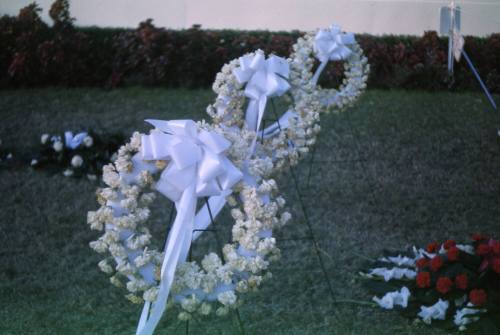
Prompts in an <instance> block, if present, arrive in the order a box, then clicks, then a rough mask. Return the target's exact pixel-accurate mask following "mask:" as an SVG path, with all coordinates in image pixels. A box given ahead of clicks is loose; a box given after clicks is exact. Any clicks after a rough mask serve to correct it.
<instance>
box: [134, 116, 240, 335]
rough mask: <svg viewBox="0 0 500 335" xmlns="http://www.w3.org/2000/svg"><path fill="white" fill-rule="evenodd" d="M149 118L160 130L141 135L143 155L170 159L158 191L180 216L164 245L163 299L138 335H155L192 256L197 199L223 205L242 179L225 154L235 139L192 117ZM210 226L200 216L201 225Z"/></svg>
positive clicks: (148, 308) (145, 316) (147, 309)
mask: <svg viewBox="0 0 500 335" xmlns="http://www.w3.org/2000/svg"><path fill="white" fill-rule="evenodd" d="M146 121H147V122H148V123H150V124H151V125H153V126H155V128H156V129H155V130H154V131H152V132H151V134H150V135H143V137H142V147H141V155H142V159H144V160H169V164H168V166H167V167H166V168H165V170H164V171H163V172H162V174H161V177H160V180H159V181H158V182H157V183H156V189H157V190H158V191H159V192H160V193H162V194H163V195H165V196H166V197H167V198H169V199H170V200H172V201H174V202H175V207H176V210H177V215H176V218H175V220H174V223H173V225H172V228H171V230H170V232H169V234H168V238H167V241H166V243H165V249H164V250H165V256H164V260H163V263H162V267H161V279H160V285H159V292H158V297H157V299H156V301H155V302H154V303H153V304H151V303H149V302H147V303H145V304H144V308H143V311H142V314H141V318H140V320H139V324H138V328H137V332H136V334H137V335H150V334H153V331H154V329H155V328H156V326H157V324H158V322H159V321H160V319H161V317H162V315H163V312H164V311H165V309H166V303H167V299H168V296H169V293H170V287H171V285H172V282H173V280H174V275H175V271H176V268H177V265H178V263H179V262H184V261H185V260H186V258H187V255H188V252H189V248H190V247H191V242H192V240H193V229H194V227H195V224H196V219H197V218H203V217H204V215H203V214H202V215H201V216H196V215H195V214H196V203H197V199H198V198H200V197H211V198H210V199H209V202H210V200H211V199H212V197H213V198H215V199H214V200H215V202H216V203H217V204H218V205H219V206H220V208H222V206H223V204H224V202H225V196H226V195H227V194H229V193H231V188H232V186H233V185H235V184H236V183H237V182H238V181H240V179H241V178H242V173H241V172H240V171H239V170H238V169H237V168H236V167H235V166H234V165H233V164H232V163H231V162H230V161H229V159H227V157H226V156H225V154H224V152H225V151H226V150H227V149H228V148H229V146H230V142H229V141H227V140H226V139H225V138H224V137H223V136H222V135H220V134H217V133H216V132H213V131H207V130H203V129H202V130H199V129H198V127H197V125H196V123H195V122H194V121H192V120H175V121H162V120H146ZM219 210H220V209H219ZM202 211H203V209H202ZM205 216H206V215H205ZM208 224H209V221H208V222H207V220H205V219H199V220H198V225H208Z"/></svg>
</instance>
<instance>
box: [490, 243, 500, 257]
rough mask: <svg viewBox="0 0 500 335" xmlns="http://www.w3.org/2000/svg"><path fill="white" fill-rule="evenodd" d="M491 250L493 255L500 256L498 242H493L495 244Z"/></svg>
mask: <svg viewBox="0 0 500 335" xmlns="http://www.w3.org/2000/svg"><path fill="white" fill-rule="evenodd" d="M492 249H493V253H494V254H495V255H500V242H497V241H495V243H494V244H493V247H492Z"/></svg>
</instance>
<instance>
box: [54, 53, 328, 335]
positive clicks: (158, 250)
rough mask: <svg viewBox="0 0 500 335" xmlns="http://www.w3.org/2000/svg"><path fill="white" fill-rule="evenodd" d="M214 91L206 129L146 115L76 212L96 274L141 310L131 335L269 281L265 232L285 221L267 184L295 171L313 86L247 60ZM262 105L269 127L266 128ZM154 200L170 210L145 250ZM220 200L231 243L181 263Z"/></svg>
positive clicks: (284, 67) (309, 129)
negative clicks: (97, 256) (89, 201)
mask: <svg viewBox="0 0 500 335" xmlns="http://www.w3.org/2000/svg"><path fill="white" fill-rule="evenodd" d="M325 61H326V60H325ZM213 88H214V91H215V93H216V94H217V98H216V102H215V103H214V104H212V105H210V106H209V107H208V108H207V113H208V114H209V116H210V117H211V118H212V121H213V122H212V123H208V122H205V121H200V122H195V121H193V120H170V121H164V120H146V121H147V122H148V123H149V124H151V125H152V126H153V129H152V130H151V131H150V132H149V134H139V133H135V134H134V135H133V136H132V138H131V140H130V142H129V143H127V144H125V145H124V146H122V147H121V148H120V149H119V150H118V156H117V158H116V159H115V160H114V162H113V163H112V164H109V165H106V166H105V167H104V168H103V181H104V183H105V184H106V185H107V187H105V188H103V189H100V190H98V193H97V195H98V201H99V203H100V205H101V207H100V208H99V209H98V210H97V211H91V212H89V213H88V216H87V220H88V224H89V225H90V227H91V228H92V229H95V230H98V231H101V232H102V235H101V236H100V237H99V238H98V239H97V240H96V241H93V242H91V244H90V246H91V247H92V248H93V249H94V250H95V251H97V252H98V253H101V254H103V257H104V259H103V260H102V261H101V262H100V263H99V267H100V268H101V270H102V271H104V272H105V273H107V274H109V275H110V280H111V282H112V283H113V284H114V285H117V286H124V287H126V289H127V291H128V294H127V295H126V297H127V298H128V299H129V300H131V301H132V302H134V303H143V304H144V307H143V310H142V314H141V317H140V320H139V323H138V327H137V334H138V335H150V334H152V333H153V332H154V330H155V328H156V326H157V325H158V323H159V321H160V319H161V317H162V315H163V313H164V311H165V310H166V308H167V305H177V306H178V307H180V312H179V314H178V317H179V318H180V319H181V320H189V319H191V318H193V317H195V316H197V315H209V314H211V313H215V314H217V315H225V314H227V313H228V311H229V310H230V309H232V308H236V307H238V306H239V305H240V304H241V301H242V300H241V297H240V296H241V295H243V294H244V293H246V292H249V291H254V290H257V289H258V288H259V287H260V286H261V284H262V283H263V282H264V281H265V280H266V279H268V278H270V277H271V274H270V272H269V271H268V269H269V265H270V262H272V261H273V260H276V259H278V258H279V256H280V250H279V249H278V248H277V246H276V240H275V238H274V237H273V231H274V230H275V229H277V228H280V227H281V226H283V225H284V224H285V223H286V222H287V221H288V220H289V219H290V218H291V215H290V214H289V213H288V212H286V211H284V205H285V200H284V199H283V197H281V196H280V195H279V194H278V187H277V184H276V182H275V181H274V179H273V177H274V175H275V174H276V173H277V172H279V171H280V170H282V169H283V168H285V167H287V166H291V165H294V164H296V163H297V162H298V160H299V159H300V158H301V157H303V155H304V154H305V153H307V152H308V151H309V148H310V147H311V146H312V145H314V143H315V140H316V135H317V133H318V132H319V130H320V127H319V116H320V112H321V111H322V110H323V109H324V105H322V104H321V102H320V99H319V98H318V93H317V88H318V87H317V85H316V83H315V82H314V81H313V80H312V74H311V72H310V71H309V69H308V68H304V67H303V65H302V64H300V63H297V62H293V61H292V60H290V59H288V60H287V59H284V58H281V57H278V56H276V55H265V54H264V52H263V51H261V50H257V51H256V52H253V53H248V54H246V55H244V56H242V57H240V58H238V59H235V60H233V61H231V62H230V63H229V64H226V65H225V66H224V67H223V68H222V71H221V72H220V73H219V74H218V75H217V77H216V80H215V83H214V85H213ZM279 97H282V99H283V102H285V104H286V105H287V106H288V107H287V108H288V109H287V111H286V112H285V113H284V114H282V115H278V113H277V111H276V110H275V106H274V105H275V100H274V99H278V98H279ZM270 105H271V106H272V107H273V110H274V116H275V117H276V119H277V120H276V121H275V122H274V123H273V124H271V125H270V126H268V127H265V122H263V120H264V118H265V115H266V114H269V113H270V111H269V109H270ZM77 136H78V135H77ZM71 138H73V137H71ZM56 142H57V139H56ZM53 145H55V144H53ZM158 194H160V195H162V196H164V197H166V198H168V199H169V200H171V201H172V202H173V203H174V204H175V213H176V214H175V219H174V220H173V224H172V226H171V228H170V229H169V232H168V237H167V239H166V241H165V242H164V244H157V243H154V241H153V240H154V239H153V238H152V237H153V236H152V234H151V230H150V226H149V225H150V222H149V221H150V207H151V204H152V202H153V201H154V199H155V197H156V196H157V195H158ZM226 204H227V205H229V207H230V208H231V216H232V218H233V220H234V223H233V226H232V240H231V241H230V242H229V243H227V244H226V245H224V246H222V247H221V249H222V250H218V252H209V253H207V254H206V255H205V256H204V257H203V258H202V259H201V260H198V261H193V260H190V259H188V255H189V250H190V248H191V245H192V243H194V242H195V241H196V239H197V238H198V237H199V236H200V234H201V233H202V232H203V231H204V230H205V229H206V228H207V227H208V226H209V225H210V224H212V223H213V218H214V217H216V216H217V215H218V213H219V212H220V211H221V210H222V209H223V208H224V207H225V205H226Z"/></svg>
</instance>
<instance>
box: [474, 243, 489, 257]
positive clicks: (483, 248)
mask: <svg viewBox="0 0 500 335" xmlns="http://www.w3.org/2000/svg"><path fill="white" fill-rule="evenodd" d="M490 252H491V247H490V246H489V245H487V244H480V245H479V246H478V247H477V249H476V254H478V255H479V256H486V255H487V254H489V253H490Z"/></svg>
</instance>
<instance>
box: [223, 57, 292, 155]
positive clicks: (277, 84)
mask: <svg viewBox="0 0 500 335" xmlns="http://www.w3.org/2000/svg"><path fill="white" fill-rule="evenodd" d="M233 74H234V76H235V77H236V80H238V82H239V83H240V84H244V83H247V84H246V87H245V96H246V97H248V98H249V99H250V102H249V103H248V107H247V112H246V116H245V119H246V126H247V128H248V129H250V130H254V131H255V132H258V131H259V128H260V124H261V122H262V118H263V116H264V111H265V109H266V104H267V98H268V97H276V96H281V95H283V94H284V93H285V92H286V91H288V89H290V84H289V83H288V81H287V79H288V77H289V74H290V65H289V64H288V62H287V61H286V60H285V59H284V58H281V57H277V56H271V57H269V58H268V59H266V56H265V55H264V52H263V51H262V50H257V51H256V53H255V55H253V56H252V55H246V56H243V57H240V66H239V67H238V68H236V69H234V70H233ZM254 146H255V142H254V144H253V145H252V150H253V147H254Z"/></svg>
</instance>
